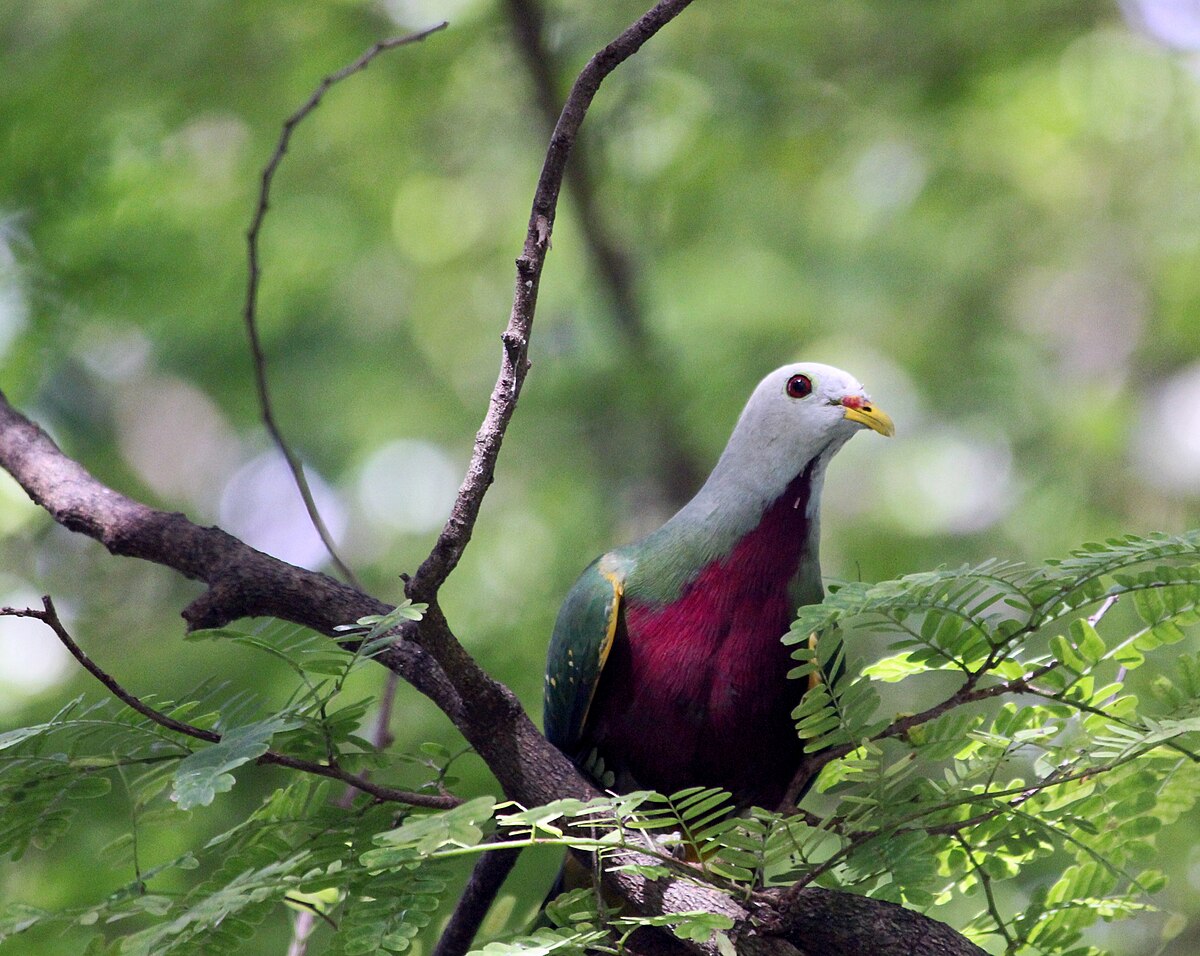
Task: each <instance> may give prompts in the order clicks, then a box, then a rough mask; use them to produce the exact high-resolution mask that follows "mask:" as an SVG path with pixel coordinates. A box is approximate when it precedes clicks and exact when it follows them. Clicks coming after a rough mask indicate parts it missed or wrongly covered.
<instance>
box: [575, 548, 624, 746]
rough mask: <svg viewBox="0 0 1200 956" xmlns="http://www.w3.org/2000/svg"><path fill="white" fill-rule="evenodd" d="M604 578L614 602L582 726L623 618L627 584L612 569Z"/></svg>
mask: <svg viewBox="0 0 1200 956" xmlns="http://www.w3.org/2000/svg"><path fill="white" fill-rule="evenodd" d="M600 573H601V575H603V576H604V579H605V580H606V581H608V583H609V584H611V585H612V589H613V597H612V603H611V604H610V605H609V606H608V608H607V610H608V626H607V627H606V628H605V631H604V641H603V643H602V644H601V645H600V654H599V658H600V660H599V666H597V668H596V677H595V680H593V681H592V690H591V692H590V693H589V694H588V702H587V706H586V707H585V708H584V709H583V720H581V721H580V722H579V726H580V728H581V729H582V728H584V727H586V726H587V719H588V713H589V712H590V711H591V709H592V701H593V700H595V699H596V688H597V687H599V686H600V675H601V673H603V671H604V665H605V664H606V663H608V655H609V654H610V653H611V652H612V646H613V640H614V639H615V638H616V636H617V624H618V622H619V621H620V619H621V598H622V597H624V595H625V584H624V582H622V581H621V579H620V578H619V577H617V575H616V574H615V573H614V572H612V571H601V572H600Z"/></svg>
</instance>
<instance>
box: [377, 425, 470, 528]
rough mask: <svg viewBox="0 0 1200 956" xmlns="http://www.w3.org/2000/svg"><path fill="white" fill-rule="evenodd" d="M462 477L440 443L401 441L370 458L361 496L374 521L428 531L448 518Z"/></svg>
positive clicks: (391, 525) (392, 526) (412, 440)
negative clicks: (440, 446) (439, 445)
mask: <svg viewBox="0 0 1200 956" xmlns="http://www.w3.org/2000/svg"><path fill="white" fill-rule="evenodd" d="M461 479H462V472H461V469H460V468H458V467H456V466H455V464H454V462H453V461H452V460H451V459H450V456H449V455H447V454H446V453H445V452H444V451H443V450H442V449H441V448H439V447H438V446H437V445H435V444H433V443H432V442H427V441H419V440H416V439H401V440H399V441H394V442H392V443H391V444H389V445H385V446H384V447H383V448H381V449H379V451H377V452H375V454H373V455H372V456H371V457H370V458H369V459H367V462H366V464H364V465H363V469H362V473H361V475H360V476H359V483H358V494H359V499H360V500H361V501H362V505H363V510H364V511H365V512H366V513H367V517H368V518H369V519H371V520H372V521H379V522H382V523H383V524H385V525H388V526H389V527H391V528H395V529H396V530H397V531H402V532H404V533H406V534H424V533H426V532H429V531H433V530H435V529H437V528H440V527H441V526H442V524H443V523H444V522H445V520H446V517H447V515H449V514H450V506H451V505H453V504H454V496H455V494H456V493H457V492H458V486H459V482H460V481H461Z"/></svg>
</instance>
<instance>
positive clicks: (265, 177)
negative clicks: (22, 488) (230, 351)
mask: <svg viewBox="0 0 1200 956" xmlns="http://www.w3.org/2000/svg"><path fill="white" fill-rule="evenodd" d="M445 28H446V21H444V20H443V21H442V22H441V23H439V24H437V25H436V26H432V27H429V28H427V29H425V30H419V31H417V32H416V33H410V34H408V35H407V36H402V37H391V38H390V39H387V40H380V41H379V42H378V43H374V44H372V45H371V46H370V47H369V48H368V49H367V50H366V51H365V52H364V53H363V54H362V55H361V56H360V57H359V58H358V59H356V60H355V61H354V62H352V63H348V64H347V65H346V66H344V67H342V68H341V69H340V70H338V71H337V72H335V73H330V74H329V75H328V76H326V77H324V78H323V79H322V80H321V82H320V83H319V84H317V88H316V89H315V90H313V92H312V95H311V96H309V98H308V99H307V100H305V101H304V103H303V105H301V106H300V108H299V109H297V110H296V111H295V112H294V113H292V115H291V116H289V117H288V118H287V119H286V120H284V122H283V130H282V131H281V132H280V134H279V142H278V143H276V145H275V151H274V152H273V153H272V154H271V158H270V159H269V160H268V161H267V165H266V166H264V167H263V171H262V175H261V176H260V178H259V183H260V184H259V189H258V203H257V205H256V206H255V209H254V217H253V219H251V221H250V228H249V230H247V232H246V260H247V267H248V269H247V276H246V303H245V306H244V307H243V310H242V318H243V320H244V321H245V323H246V333H247V335H249V337H250V355H251V359H252V361H253V364H254V382H255V386H256V388H257V390H258V404H259V408H260V409H261V410H262V419H263V425H265V426H266V429H267V432H268V433H269V434H270V436H271V439H272V441H274V442H275V446H276V447H277V448H278V449H279V451H280V452H281V453H282V454H283V457H284V460H285V461H286V462H287V466H288V468H289V469H290V470H291V472H292V478H293V479H294V480H295V482H296V488H297V489H298V490H299V492H300V497H301V498H303V499H304V508H305V510H306V511H307V512H308V517H309V520H310V521H312V524H313V527H314V528H315V529H316V531H317V534H318V535H320V537H321V542H322V543H323V544H324V545H325V550H326V551H328V552H329V557H330V559H331V560H332V561H333V563H334V566H335V567H336V568H337V569H338V571H339V572H340V573H341V574H342V576H343V577H344V578H345V579H346V580H347V581H348V582H349V583H350V584H352V585H353V586H354V587H356V588H359V589H360V590H361V586H360V585H359V583H358V579H357V578H356V577H355V576H354V572H353V571H351V570H350V567H349V566H348V565H347V564H346V562H345V561H343V560H342V559H341V557H340V556H339V555H338V553H337V549H336V548H335V547H334V544H333V536H332V535H331V534H330V533H329V529H328V528H327V527H326V525H325V521H324V519H323V518H322V517H321V513H320V511H319V510H318V509H317V503H316V501H315V500H314V499H313V495H312V489H311V488H310V487H309V485H308V479H307V478H305V476H304V465H303V463H302V462H301V461H300V458H299V456H298V455H297V454H296V453H295V452H294V451H293V450H292V448H291V446H290V445H289V444H288V443H287V440H286V439H285V438H284V437H283V432H282V431H281V430H280V428H279V424H278V422H276V420H275V413H274V411H273V409H272V405H271V394H270V389H269V388H268V386H267V358H266V354H265V353H264V352H263V347H262V339H261V338H260V336H259V334H258V286H259V280H260V279H261V278H262V266H261V265H260V262H259V251H258V237H259V234H260V233H261V232H262V226H263V222H264V220H265V219H266V218H267V211H268V210H269V209H270V206H271V203H270V199H271V184H272V183H273V182H274V180H275V173H276V172H277V171H278V170H279V165H280V163H282V162H283V157H284V156H285V155H286V153H287V150H288V146H289V144H290V143H291V141H292V134H293V133H294V132H295V131H296V127H297V126H299V125H300V123H301V122H303V120H304V118H305V117H307V116H308V114H309V113H311V112H312V111H313V110H315V109H316V108H317V107H318V106H320V105H321V100H322V99H324V98H325V94H326V93H328V92H329V89H330V87H332V86H334V85H335V84H337V83H340V82H341V81H342V80H344V79H346V78H347V77H349V76H353V75H354V74H355V73H359V72H361V71H363V70H365V69H366V68H367V67H368V66H370V65H371V61H372V60H374V59H375V58H376V57H377V56H379V55H380V54H382V53H386V52H387V51H388V50H394V49H396V48H397V47H402V46H408V45H409V44H412V43H417V42H419V41H421V40H424V39H425V38H426V37H427V36H429V35H430V34H432V33H437V32H438V31H439V30H444V29H445Z"/></svg>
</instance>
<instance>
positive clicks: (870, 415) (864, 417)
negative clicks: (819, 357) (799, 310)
mask: <svg viewBox="0 0 1200 956" xmlns="http://www.w3.org/2000/svg"><path fill="white" fill-rule="evenodd" d="M863 428H870V429H872V430H873V431H877V432H879V433H880V434H881V435H888V436H891V435H894V434H895V431H896V429H895V426H894V425H893V424H892V420H891V418H890V417H888V415H887V413H886V412H884V411H883V410H882V409H880V408H879V407H878V406H876V405H875V404H874V403H873V402H872V401H871V398H870V396H869V395H868V394H867V393H866V391H865V390H864V389H863V386H862V383H861V382H859V381H858V379H856V378H855V377H854V376H853V375H851V374H849V373H848V372H843V371H842V370H841V369H839V368H834V367H833V366H832V365H821V364H819V363H817V362H798V363H795V364H793V365H785V366H783V367H782V368H777V369H776V370H775V371H774V372H772V373H771V374H770V375H768V376H767V377H766V378H764V379H763V380H762V381H761V382H759V383H758V387H757V388H756V389H755V390H754V393H753V394H752V395H751V396H750V400H749V401H748V402H747V403H746V407H745V409H744V410H743V411H742V415H741V418H739V419H738V423H737V427H736V428H735V429H734V431H733V435H732V437H731V438H730V442H729V447H728V448H727V449H726V451H727V453H732V456H733V457H734V458H735V459H736V460H737V464H738V466H739V470H742V471H745V470H746V469H752V470H755V471H759V472H760V473H770V474H774V475H776V476H782V477H784V480H785V481H786V480H788V479H790V478H791V477H793V476H795V475H796V474H798V473H799V472H800V470H801V469H803V468H804V467H806V466H807V465H808V464H809V463H810V462H812V461H813V460H814V459H817V458H821V459H826V460H827V459H828V458H830V457H831V456H832V455H833V453H834V452H836V451H837V450H838V449H839V448H841V447H842V445H844V444H845V443H846V442H847V441H849V440H850V438H851V437H852V436H853V435H854V433H855V432H857V431H859V430H861V429H863ZM731 464H732V462H731Z"/></svg>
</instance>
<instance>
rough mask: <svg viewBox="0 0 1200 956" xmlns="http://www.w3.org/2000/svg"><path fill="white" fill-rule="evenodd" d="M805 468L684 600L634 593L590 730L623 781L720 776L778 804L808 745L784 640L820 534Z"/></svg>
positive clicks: (749, 799)
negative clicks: (641, 598) (795, 717)
mask: <svg viewBox="0 0 1200 956" xmlns="http://www.w3.org/2000/svg"><path fill="white" fill-rule="evenodd" d="M801 478H804V479H807V476H800V477H799V478H797V479H796V480H795V481H793V482H792V485H791V486H789V488H788V490H787V491H786V492H785V493H784V494H783V495H782V496H780V498H779V499H778V500H777V501H775V502H774V503H773V504H772V505H771V506H769V507H768V508H767V510H766V511H765V512H764V513H763V517H762V520H761V521H760V522H759V524H758V526H757V527H755V528H754V529H753V530H752V531H750V532H749V533H748V534H747V535H746V536H745V537H743V538H742V539H741V541H739V542H738V543H737V545H736V546H735V547H734V548H733V550H732V551H731V552H730V553H729V555H727V556H726V557H724V558H721V559H718V560H716V561H713V562H712V563H710V564H708V565H707V566H706V567H704V568H703V569H701V571H700V572H699V574H698V575H696V577H695V578H693V580H692V582H691V583H690V584H689V585H688V586H686V587H685V589H684V591H683V593H682V594H681V595H680V597H679V598H678V599H677V600H676V601H674V602H673V603H671V604H668V605H666V606H654V605H646V604H640V603H638V601H637V600H636V597H634V596H630V598H629V599H628V600H627V602H626V605H625V608H624V618H623V622H622V625H623V626H622V627H621V628H620V629H619V630H618V634H617V638H616V641H615V642H614V646H613V650H612V653H611V656H610V657H609V660H608V663H607V664H606V666H605V669H604V679H603V681H602V682H601V686H600V692H599V693H598V695H597V698H596V700H595V701H594V703H593V708H592V718H593V721H594V723H593V728H594V730H593V732H592V733H591V734H589V736H591V737H592V740H593V741H594V743H595V745H596V747H597V750H598V752H599V753H600V755H601V756H602V757H603V758H604V760H605V762H606V765H607V766H608V767H609V768H610V769H613V770H614V771H615V772H616V774H617V777H618V785H619V786H620V787H621V788H622V789H628V788H631V787H635V786H636V787H645V788H650V789H654V790H660V791H664V792H667V793H670V792H672V791H675V790H680V789H682V788H684V787H688V786H694V785H704V786H719V787H724V788H726V789H728V790H730V791H731V792H732V793H733V794H734V796H735V798H736V799H737V800H738V802H739V803H740V804H742V805H758V806H766V807H770V808H774V807H775V806H776V805H777V804H778V803H779V801H780V800H781V799H782V796H783V792H784V790H785V789H786V787H787V784H788V782H789V781H790V779H791V775H792V773H793V771H794V770H795V768H796V765H797V763H798V762H799V759H800V757H801V753H802V750H801V744H800V742H799V741H798V739H797V737H796V733H795V730H794V729H793V721H792V718H791V711H792V708H793V707H794V706H795V704H796V703H797V701H798V700H799V696H800V694H801V692H802V690H803V686H802V685H801V684H800V683H799V682H798V681H789V680H788V679H787V672H788V669H789V667H790V666H791V660H790V656H789V653H788V649H787V648H786V647H785V646H784V645H783V644H781V643H780V638H781V637H782V636H783V634H784V633H785V632H786V631H787V629H788V626H789V624H790V623H791V620H792V617H793V615H794V612H795V607H794V598H793V597H792V596H791V594H789V590H790V585H791V582H792V579H793V578H794V577H795V574H796V571H797V568H798V567H799V563H800V559H801V553H802V549H803V548H804V547H805V545H806V544H807V542H808V538H809V527H808V518H807V515H806V512H807V504H808V501H807V498H808V495H807V487H808V486H807V480H805V481H803V482H801ZM797 485H799V486H798V487H795V486H797Z"/></svg>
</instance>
